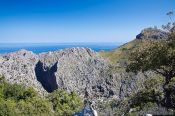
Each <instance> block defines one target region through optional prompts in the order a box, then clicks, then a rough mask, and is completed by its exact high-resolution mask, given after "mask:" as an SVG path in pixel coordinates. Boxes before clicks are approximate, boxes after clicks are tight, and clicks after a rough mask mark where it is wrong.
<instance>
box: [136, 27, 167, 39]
mask: <svg viewBox="0 0 175 116" xmlns="http://www.w3.org/2000/svg"><path fill="white" fill-rule="evenodd" d="M167 38H168V34H167V32H165V31H162V30H160V29H157V28H146V29H144V30H142V31H141V33H140V34H138V35H137V36H136V39H156V40H162V39H167Z"/></svg>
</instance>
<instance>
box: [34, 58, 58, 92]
mask: <svg viewBox="0 0 175 116" xmlns="http://www.w3.org/2000/svg"><path fill="white" fill-rule="evenodd" d="M57 64H58V62H56V63H55V64H54V65H53V66H51V67H47V66H44V65H43V63H42V62H41V61H38V63H37V64H36V66H35V74H36V78H37V80H38V81H39V82H40V83H41V84H42V86H43V88H44V89H45V90H46V91H47V92H49V93H51V92H53V91H54V90H56V89H57V88H58V85H57V82H56V76H55V72H56V71H57Z"/></svg>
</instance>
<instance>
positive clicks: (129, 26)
mask: <svg viewBox="0 0 175 116" xmlns="http://www.w3.org/2000/svg"><path fill="white" fill-rule="evenodd" d="M170 10H175V0H0V42H1V43H9V42H10V43H13V42H15V43H18V42H20V43H25V42H26V43H43V42H50V43H66V42H128V41H130V40H132V39H134V38H135V36H136V34H138V33H139V32H140V31H141V30H142V29H143V28H146V27H150V26H155V25H156V26H161V25H162V24H165V23H167V22H168V21H169V18H168V17H167V16H166V13H167V12H168V11H170Z"/></svg>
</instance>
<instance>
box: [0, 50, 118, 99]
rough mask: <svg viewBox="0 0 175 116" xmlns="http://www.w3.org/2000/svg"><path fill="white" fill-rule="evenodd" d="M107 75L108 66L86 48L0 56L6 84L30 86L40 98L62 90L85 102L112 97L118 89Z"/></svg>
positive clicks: (24, 52)
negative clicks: (58, 89) (91, 99)
mask: <svg viewBox="0 0 175 116" xmlns="http://www.w3.org/2000/svg"><path fill="white" fill-rule="evenodd" d="M108 72H109V64H108V63H107V62H106V61H105V60H104V59H103V58H102V57H101V56H100V55H99V54H98V53H96V52H94V51H93V50H91V49H88V48H71V49H64V50H60V51H54V52H48V53H41V54H34V53H32V52H30V51H26V50H20V51H17V52H14V53H8V54H2V55H0V74H1V75H4V76H5V78H6V80H7V81H8V82H10V83H22V84H24V85H26V86H32V87H34V88H35V89H36V90H37V91H38V92H39V93H41V94H47V93H48V92H52V91H54V90H55V89H57V88H63V89H65V90H67V91H68V92H71V91H76V92H78V93H79V94H80V95H81V96H82V97H84V98H101V97H112V96H113V95H115V94H117V89H116V83H115V81H112V79H114V77H111V76H110V74H109V73H108ZM114 80H115V79H114Z"/></svg>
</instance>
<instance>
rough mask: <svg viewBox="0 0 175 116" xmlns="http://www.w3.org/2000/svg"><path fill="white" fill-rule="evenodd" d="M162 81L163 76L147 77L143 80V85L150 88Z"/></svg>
mask: <svg viewBox="0 0 175 116" xmlns="http://www.w3.org/2000/svg"><path fill="white" fill-rule="evenodd" d="M163 82H164V78H163V77H162V76H159V77H157V78H151V79H147V80H146V81H145V82H144V86H145V88H146V89H151V88H155V87H157V86H159V85H161V84H162V83H163Z"/></svg>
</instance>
